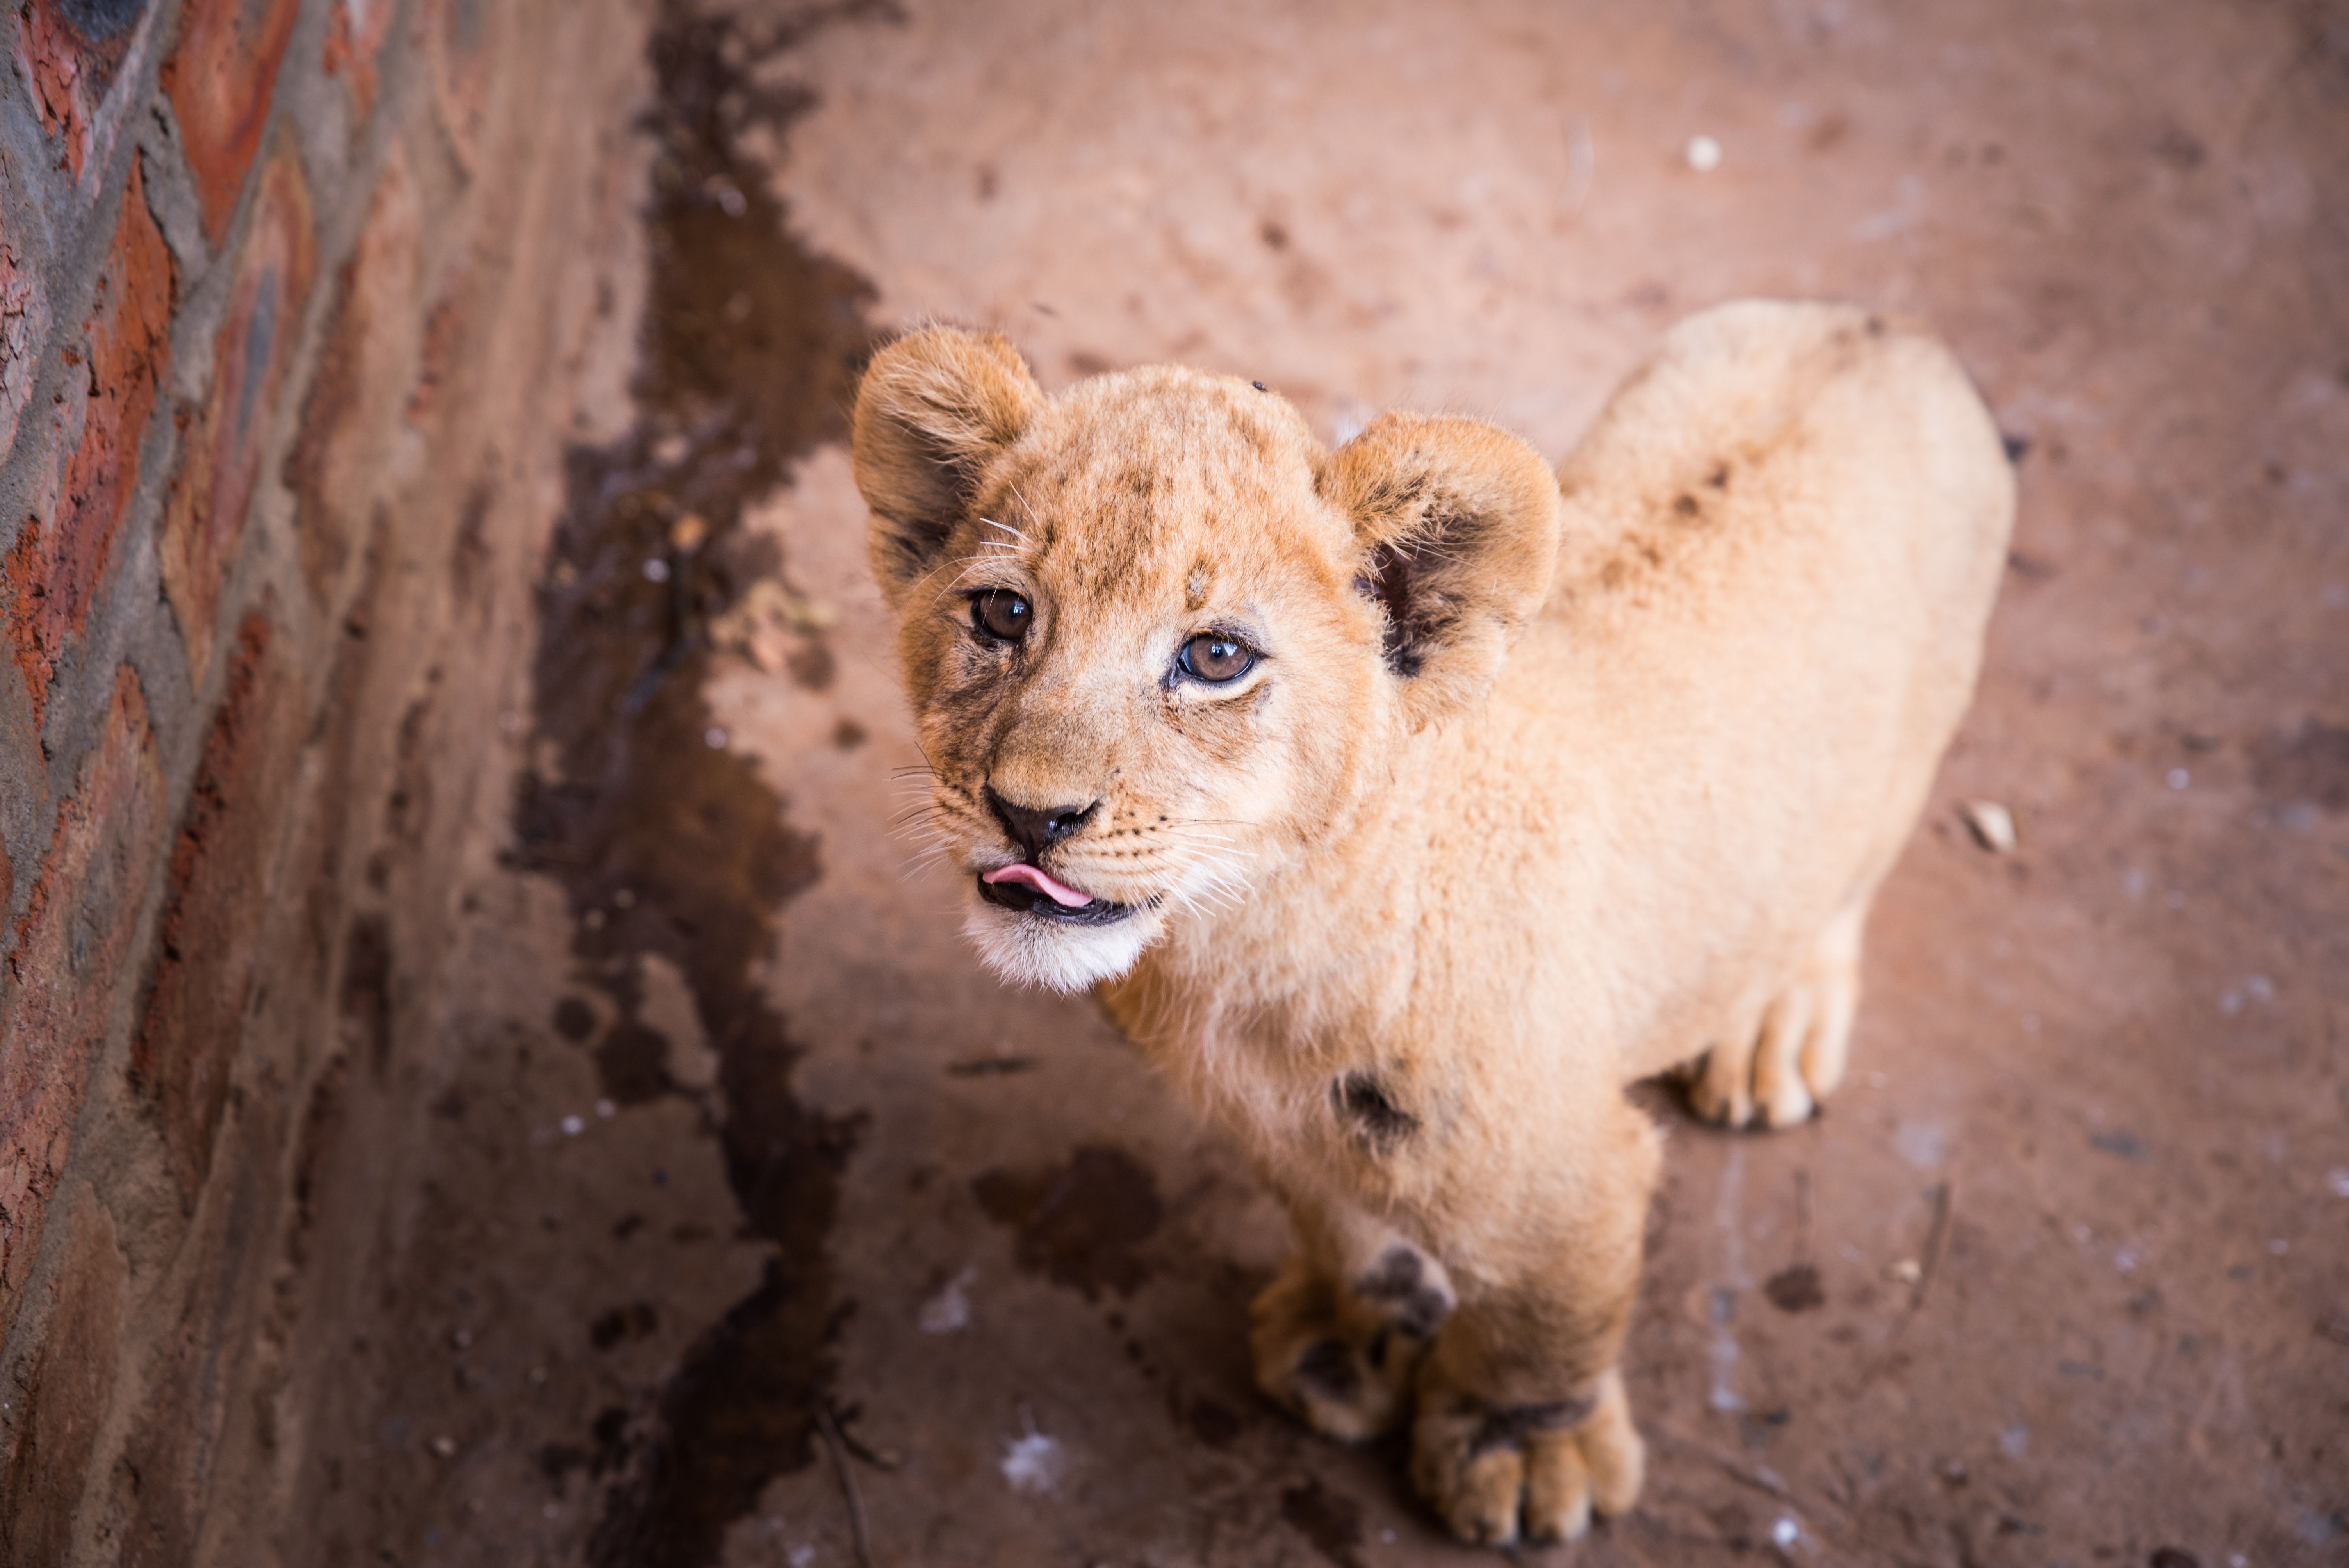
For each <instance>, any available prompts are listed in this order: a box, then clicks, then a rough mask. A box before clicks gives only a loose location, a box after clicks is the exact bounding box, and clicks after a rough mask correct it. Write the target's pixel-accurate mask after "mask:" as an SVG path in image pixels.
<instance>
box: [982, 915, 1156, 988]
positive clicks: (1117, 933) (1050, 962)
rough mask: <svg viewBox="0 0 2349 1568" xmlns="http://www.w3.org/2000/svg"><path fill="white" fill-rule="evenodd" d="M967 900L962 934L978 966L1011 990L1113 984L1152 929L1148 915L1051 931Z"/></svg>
mask: <svg viewBox="0 0 2349 1568" xmlns="http://www.w3.org/2000/svg"><path fill="white" fill-rule="evenodd" d="M970 900H971V907H970V913H968V914H966V915H965V916H964V917H963V923H962V934H964V935H965V936H968V938H970V943H971V945H972V946H974V947H976V948H978V956H979V959H980V961H981V962H983V963H984V964H986V965H987V966H988V968H989V969H992V970H994V971H995V973H996V974H997V975H1000V976H1001V977H1002V978H1004V979H1006V980H1009V981H1011V982H1013V983H1014V984H1015V985H1042V986H1044V987H1046V988H1048V989H1050V990H1053V991H1059V992H1062V993H1069V992H1076V991H1082V990H1084V989H1085V988H1086V987H1088V986H1090V985H1095V984H1097V983H1098V982H1100V981H1103V980H1114V979H1116V978H1117V977H1118V976H1119V975H1123V974H1124V973H1125V972H1126V971H1127V970H1129V969H1131V968H1133V961H1134V960H1135V959H1137V958H1139V957H1141V956H1142V950H1143V948H1144V947H1145V946H1147V945H1149V942H1150V931H1151V928H1152V927H1153V926H1154V924H1155V922H1154V921H1153V920H1152V918H1151V916H1150V915H1149V914H1147V913H1134V914H1132V915H1129V916H1127V917H1126V918H1125V919H1123V920H1121V921H1119V922H1118V923H1116V924H1115V925H1055V924H1053V923H1050V921H1045V920H1040V919H1038V918H1037V917H1035V916H1034V915H1029V914H1021V913H1019V912H1017V911H1015V910H1009V909H999V908H998V907H997V906H996V905H994V904H991V903H988V902H987V901H986V900H984V899H982V898H980V897H979V896H978V894H977V893H976V892H974V893H972V894H971V895H970Z"/></svg>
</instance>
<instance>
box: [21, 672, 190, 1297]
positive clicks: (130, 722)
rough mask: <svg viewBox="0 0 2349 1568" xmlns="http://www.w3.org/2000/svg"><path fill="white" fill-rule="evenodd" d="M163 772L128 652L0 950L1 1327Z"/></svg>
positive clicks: (147, 841)
mask: <svg viewBox="0 0 2349 1568" xmlns="http://www.w3.org/2000/svg"><path fill="white" fill-rule="evenodd" d="M164 810H165V808H164V799H163V779H162V773H161V771H160V767H159V765H158V763H157V761H156V758H155V739H154V735H153V732H152V731H151V729H150V727H149V724H148V717H147V702H146V696H145V694H144V693H143V692H142V691H141V690H140V686H139V678H138V676H136V675H135V674H133V673H132V671H131V669H130V666H129V665H124V666H123V667H122V668H121V669H120V670H119V671H118V672H117V673H116V676H115V681H114V696H113V700H112V703H111V705H110V707H109V709H108V712H107V721H106V728H105V731H104V733H103V734H102V735H101V736H100V738H99V739H98V744H97V745H96V746H95V747H94V748H91V751H90V754H89V756H88V757H87V758H84V759H83V761H82V765H81V769H80V772H79V775H78V779H77V780H76V782H75V786H74V791H73V794H72V796H71V797H70V798H69V799H67V800H66V802H65V803H64V805H63V807H62V808H61V809H60V810H59V811H58V819H57V831H56V834H55V836H54V838H53V839H52V840H51V842H50V846H49V851H48V854H47V858H46V859H45V860H44V861H42V864H41V868H40V870H39V872H37V873H36V875H35V877H34V880H33V885H32V888H31V890H30V892H29V893H28V895H27V898H26V906H25V913H24V914H23V916H22V917H21V918H20V919H19V920H18V922H17V925H16V947H15V949H14V951H12V952H11V953H10V954H9V955H8V958H7V960H6V962H5V964H0V1339H5V1338H6V1336H7V1333H8V1328H9V1326H10V1324H11V1323H12V1322H13V1321H14V1320H15V1317H16V1310H17V1307H18V1306H19V1305H20V1297H21V1295H22V1294H23V1290H24V1284H25V1277H26V1272H27V1271H28V1270H29V1269H30V1268H31V1266H32V1262H33V1256H34V1253H35V1252H36V1249H37V1248H38V1246H39V1244H40V1238H41V1224H42V1217H43V1215H44V1214H45V1213H46V1212H47V1207H48V1202H49V1199H50V1196H51V1195H52V1193H53V1192H54V1191H55V1188H56V1184H57V1179H58V1177H59V1176H60V1175H61V1174H62V1172H63V1171H64V1170H65V1164H66V1155H67V1151H68V1150H69V1148H70V1145H71V1142H72V1136H73V1124H74V1119H75V1117H76V1116H78V1114H79V1113H80V1110H81V1103H82V1095H83V1091H84V1089H85V1088H87V1086H88V1065H89V1058H90V1054H91V1052H92V1051H93V1050H94V1049H96V1048H97V1047H98V1043H99V1042H100V1041H101V1040H103V1039H104V1038H105V1036H106V1031H107V1026H108V1024H109V1019H110V1018H111V1016H112V1014H113V1010H114V1008H113V1002H114V997H115V995H116V993H117V991H118V990H119V987H120V985H121V984H122V976H123V974H124V972H125V970H126V968H127V967H128V965H129V959H130V937H131V933H132V929H133V927H134V926H135V925H136V924H137V923H138V919H139V911H140V905H141V904H142V903H144V902H145V898H146V893H147V889H148V886H149V883H150V881H151V879H152V877H153V874H154V869H155V865H156V861H157V860H158V858H159V857H160V855H161V853H162V849H163V825H164V820H165V818H164Z"/></svg>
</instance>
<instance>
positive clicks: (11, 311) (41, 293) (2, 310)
mask: <svg viewBox="0 0 2349 1568" xmlns="http://www.w3.org/2000/svg"><path fill="white" fill-rule="evenodd" d="M48 335H49V291H48V287H47V284H45V283H44V282H43V281H42V278H41V275H40V273H38V272H37V271H36V270H35V269H34V267H33V265H32V264H31V263H30V262H29V261H27V260H26V257H24V256H23V255H21V254H19V253H18V251H17V248H16V245H14V244H12V243H11V242H9V240H8V238H7V236H6V235H5V233H0V462H5V461H6V460H7V458H8V454H9V452H10V451H11V450H12V449H15V447H16V422H17V420H18V419H19V418H22V417H23V416H24V412H25V403H26V399H27V398H29V397H32V395H33V380H34V377H35V376H36V374H37V373H38V372H39V370H40V367H41V360H40V355H41V345H42V344H43V343H45V342H47V339H48Z"/></svg>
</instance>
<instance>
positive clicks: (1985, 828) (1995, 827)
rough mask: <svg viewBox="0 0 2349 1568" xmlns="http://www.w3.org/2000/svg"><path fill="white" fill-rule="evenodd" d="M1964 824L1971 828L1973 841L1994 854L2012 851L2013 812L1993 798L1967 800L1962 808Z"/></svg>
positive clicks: (2011, 852)
mask: <svg viewBox="0 0 2349 1568" xmlns="http://www.w3.org/2000/svg"><path fill="white" fill-rule="evenodd" d="M1964 811H1965V819H1966V826H1967V827H1969V828H1971V829H1972V830H1973V835H1974V842H1976V843H1978V844H1980V845H1981V846H1982V848H1983V849H1985V850H1988V851H1990V852H1991V853H1992V854H1994V855H2011V854H2013V853H2014V846H2015V843H2016V842H2017V841H2016V838H2015V835H2014V813H2013V812H2012V811H2010V810H2007V809H2006V808H2005V807H2003V806H2002V805H2000V804H1999V803H1998V802H1997V801H1995V800H1969V801H1967V802H1966V804H1965V808H1964Z"/></svg>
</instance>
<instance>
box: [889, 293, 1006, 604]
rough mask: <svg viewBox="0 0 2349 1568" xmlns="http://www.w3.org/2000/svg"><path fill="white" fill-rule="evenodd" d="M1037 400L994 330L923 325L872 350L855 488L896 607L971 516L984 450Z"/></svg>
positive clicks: (988, 454) (988, 452) (992, 450)
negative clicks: (867, 515)
mask: <svg viewBox="0 0 2349 1568" xmlns="http://www.w3.org/2000/svg"><path fill="white" fill-rule="evenodd" d="M1043 402H1044V394H1043V392H1042V390H1041V389H1040V388H1039V387H1037V385H1036V378H1035V377H1032V376H1030V374H1029V373H1028V366H1027V365H1026V364H1025V363H1023V362H1022V361H1021V359H1020V357H1019V351H1018V350H1017V349H1015V348H1013V347H1012V346H1011V345H1010V343H1009V341H1008V340H1007V339H1005V338H1004V337H1003V336H1001V335H999V334H996V333H988V334H986V335H983V336H982V335H979V334H978V333H971V332H964V331H961V330H959V329H958V328H955V327H950V326H932V327H925V328H924V329H923V330H921V331H919V332H916V333H914V334H912V335H909V336H905V337H901V338H899V339H898V340H897V341H896V342H895V343H893V344H891V345H890V346H888V347H886V348H885V349H883V350H882V351H881V352H880V353H879V354H877V355H875V356H874V359H873V364H872V366H871V367H870V368H868V369H867V370H866V371H865V372H864V384H863V385H862V386H860V387H858V388H857V390H856V425H855V439H854V450H855V457H856V488H857V489H858V490H861V491H863V492H864V504H865V505H867V506H869V507H871V508H872V509H873V534H872V540H871V544H872V551H873V573H874V576H875V577H878V578H879V579H880V580H881V591H882V593H884V594H885V595H886V596H887V597H888V600H889V603H890V604H891V605H892V606H893V607H894V606H895V605H896V604H897V603H898V601H899V599H900V598H901V597H902V596H903V595H904V594H905V591H906V590H907V589H908V588H910V587H912V586H913V584H914V583H916V582H917V581H919V580H920V578H921V576H922V574H923V573H926V572H927V571H928V570H929V569H930V568H931V566H933V565H934V564H936V560H937V554H938V552H939V551H940V550H941V549H943V548H944V547H945V545H946V542H947V535H949V534H950V533H952V532H953V531H954V529H955V525H956V524H957V523H958V522H961V521H964V519H965V517H966V516H967V515H968V508H969V506H970V502H971V497H972V494H973V492H974V491H975V490H977V488H978V478H979V475H980V473H981V472H982V470H984V469H986V467H987V463H988V459H990V458H992V457H993V456H994V455H995V454H996V453H997V452H999V451H1000V450H1002V449H1004V448H1005V447H1007V446H1009V445H1010V444H1011V442H1013V441H1015V440H1017V439H1018V438H1019V433H1020V432H1021V431H1022V430H1024V429H1026V428H1028V422H1029V421H1030V419H1032V418H1035V415H1036V411H1037V409H1039V408H1040V407H1042V406H1043Z"/></svg>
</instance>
